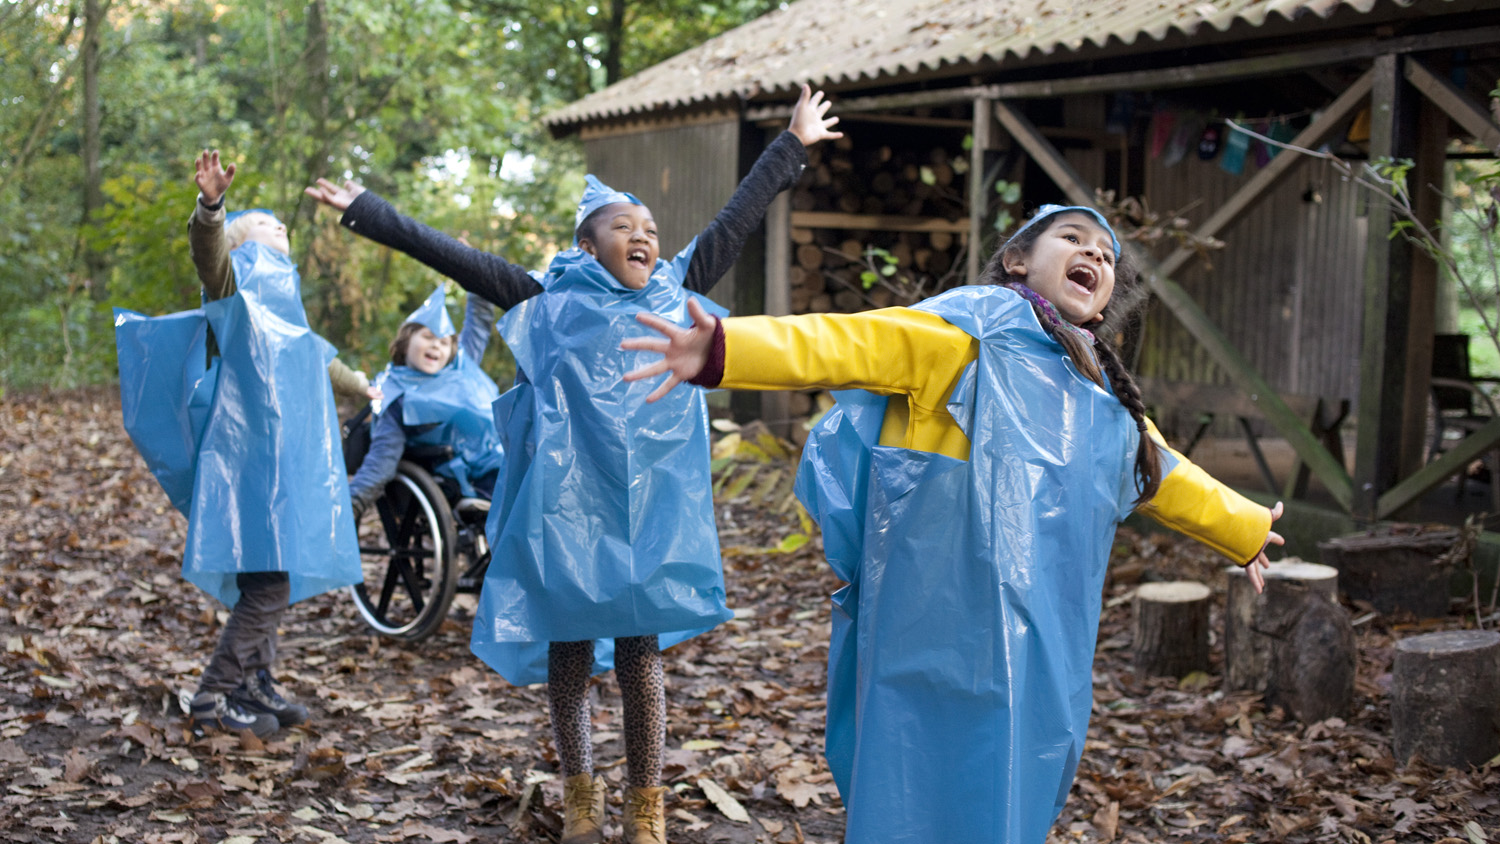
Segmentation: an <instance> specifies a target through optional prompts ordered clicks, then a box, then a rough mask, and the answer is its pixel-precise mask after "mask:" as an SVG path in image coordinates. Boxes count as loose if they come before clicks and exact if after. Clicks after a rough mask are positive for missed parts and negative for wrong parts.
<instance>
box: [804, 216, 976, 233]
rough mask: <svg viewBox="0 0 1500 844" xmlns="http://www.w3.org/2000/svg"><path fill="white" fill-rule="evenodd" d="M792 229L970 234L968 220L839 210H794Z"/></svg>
mask: <svg viewBox="0 0 1500 844" xmlns="http://www.w3.org/2000/svg"><path fill="white" fill-rule="evenodd" d="M791 225H792V228H798V229H850V230H852V231H866V232H952V233H953V234H968V232H969V221H968V219H966V218H961V219H957V220H945V219H943V218H942V217H902V216H899V215H896V214H844V213H842V212H839V211H793V212H792V216H791Z"/></svg>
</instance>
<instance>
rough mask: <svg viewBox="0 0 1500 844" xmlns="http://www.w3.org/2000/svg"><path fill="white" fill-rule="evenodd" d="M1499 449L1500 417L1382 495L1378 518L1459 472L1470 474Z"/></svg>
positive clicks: (1388, 514)
mask: <svg viewBox="0 0 1500 844" xmlns="http://www.w3.org/2000/svg"><path fill="white" fill-rule="evenodd" d="M1497 445H1500V417H1496V418H1494V419H1491V420H1490V421H1489V422H1488V423H1486V424H1485V426H1484V427H1483V428H1480V429H1479V430H1477V431H1475V432H1474V433H1472V434H1470V435H1468V436H1467V437H1464V439H1463V442H1460V443H1459V444H1458V445H1455V446H1454V447H1453V448H1451V449H1449V450H1447V451H1445V452H1443V456H1442V457H1439V458H1438V459H1437V460H1434V461H1432V462H1431V463H1428V464H1427V465H1426V466H1423V467H1422V468H1421V469H1419V470H1417V471H1416V472H1415V473H1413V474H1412V475H1411V476H1409V477H1407V478H1406V479H1405V480H1403V481H1401V482H1400V483H1398V484H1396V485H1395V486H1393V487H1391V488H1390V489H1388V490H1386V491H1385V492H1383V493H1381V495H1380V498H1379V500H1378V502H1377V503H1376V506H1375V517H1376V518H1377V519H1386V518H1390V516H1391V515H1392V514H1394V513H1396V512H1397V511H1399V510H1401V509H1402V508H1404V507H1406V506H1407V505H1408V504H1410V503H1412V502H1413V501H1416V500H1417V499H1418V498H1420V497H1421V496H1422V495H1423V494H1425V493H1427V492H1429V491H1430V490H1432V489H1433V488H1435V487H1437V486H1438V484H1441V483H1442V482H1443V481H1445V480H1447V479H1448V478H1450V477H1452V476H1454V475H1456V474H1458V473H1459V472H1463V471H1467V470H1468V467H1469V464H1470V463H1471V462H1473V461H1474V460H1476V459H1478V457H1479V456H1480V455H1482V454H1484V453H1485V452H1486V451H1489V450H1490V449H1492V448H1495V447H1496V446H1497ZM1491 482H1492V483H1493V482H1494V481H1491Z"/></svg>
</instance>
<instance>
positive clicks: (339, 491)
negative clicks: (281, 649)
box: [116, 150, 369, 736]
mask: <svg viewBox="0 0 1500 844" xmlns="http://www.w3.org/2000/svg"><path fill="white" fill-rule="evenodd" d="M234 171H235V168H234V165H232V164H231V165H229V167H228V168H225V167H223V166H221V164H220V161H219V154H218V152H217V151H215V152H209V151H206V150H205V151H204V152H203V154H202V155H201V156H200V157H199V158H198V159H197V162H196V172H195V175H194V180H195V181H196V183H197V185H198V188H199V191H200V194H199V197H198V202H197V206H196V208H195V209H194V212H193V215H192V217H191V219H190V221H189V224H188V241H189V245H190V248H191V251H192V258H193V264H194V267H195V268H196V269H197V272H198V276H199V279H200V280H201V281H202V283H203V293H204V299H205V305H204V307H203V308H202V309H199V310H195V311H187V312H183V313H180V314H172V315H168V316H164V317H155V318H147V317H143V316H141V315H139V314H132V313H129V312H125V311H119V312H117V313H116V342H117V344H118V346H119V352H120V355H119V359H120V391H121V403H122V407H123V410H124V416H125V426H126V429H127V430H128V431H129V433H130V435H131V438H132V440H134V441H135V443H136V446H137V447H138V449H139V450H140V451H141V454H142V456H143V457H145V459H146V462H147V464H148V465H149V466H150V467H151V469H152V472H153V474H154V475H155V476H156V477H157V478H158V480H159V481H160V482H161V484H162V486H163V488H164V489H165V490H166V491H167V493H168V495H169V497H170V498H171V499H172V503H173V505H174V506H176V507H177V508H178V509H179V510H181V511H182V512H183V513H184V515H186V516H187V517H188V535H187V544H186V548H185V549H184V551H183V562H182V571H183V576H184V577H185V578H187V579H188V580H189V581H191V582H192V583H194V584H195V585H197V586H199V587H200V588H202V589H203V590H204V591H206V592H208V593H209V594H211V595H213V596H214V597H216V598H218V599H219V600H220V601H222V602H223V603H225V604H226V605H227V606H229V607H230V613H229V619H228V621H227V622H226V623H225V625H224V628H223V630H222V631H221V633H220V635H219V640H218V644H217V646H216V648H215V649H214V652H213V656H212V657H211V658H210V659H209V662H208V665H207V666H206V667H205V668H204V670H203V675H202V678H201V679H200V681H199V685H198V689H197V692H196V694H195V695H194V696H193V697H192V699H191V704H190V706H189V716H190V719H191V721H192V723H193V724H195V725H208V726H214V727H218V728H224V729H232V730H241V729H249V730H252V731H253V732H255V733H256V734H257V735H262V736H264V735H268V734H270V733H271V732H273V731H275V730H276V729H278V728H279V727H281V726H291V725H294V724H298V723H301V722H302V721H304V720H305V719H306V718H307V710H306V708H305V707H303V706H301V705H299V704H296V703H294V702H292V701H289V700H287V699H286V698H284V697H283V696H282V695H281V694H280V693H279V692H278V691H277V690H276V688H275V686H274V684H273V680H272V676H271V673H270V669H271V665H272V663H273V661H274V660H275V657H276V640H277V631H276V628H277V625H278V624H279V622H280V619H281V617H282V615H283V613H284V612H285V611H286V609H287V607H288V605H289V604H290V603H293V602H296V601H300V600H302V599H303V598H307V597H310V596H312V595H316V594H318V593H321V592H324V591H328V590H331V589H338V588H342V587H344V586H348V585H350V584H352V583H357V582H359V581H360V579H361V577H360V562H359V548H358V545H357V543H356V542H355V538H354V523H353V521H352V520H351V519H350V517H349V511H350V507H349V497H348V489H347V483H346V479H345V475H344V469H343V459H342V455H341V453H340V451H339V444H338V440H337V438H336V433H337V431H338V418H337V413H336V410H335V407H334V397H333V392H332V391H331V390H330V380H331V381H332V385H333V387H334V388H335V389H337V390H339V392H341V393H344V394H347V395H351V396H358V397H361V398H364V397H366V396H367V395H368V394H369V385H368V382H367V381H366V380H365V379H364V377H363V376H362V375H360V374H358V373H354V372H352V371H350V370H349V369H348V368H347V367H345V366H343V365H342V364H340V363H339V362H338V361H336V360H335V359H334V350H333V347H332V346H330V345H329V344H328V343H327V341H325V340H323V339H322V338H321V337H319V336H318V335H317V334H315V333H313V332H312V331H311V329H309V327H308V325H307V317H306V314H305V313H304V312H303V309H302V302H301V298H300V281H299V278H298V275H297V271H296V267H295V265H294V264H293V263H292V261H291V258H290V256H289V254H288V252H289V249H290V243H289V241H288V240H287V232H286V227H285V226H284V225H282V224H281V222H280V221H279V220H277V219H276V218H275V216H274V215H272V214H271V213H270V212H268V211H244V212H238V213H236V214H226V213H225V210H224V198H225V193H226V192H227V191H228V189H229V187H230V185H231V184H232V183H233V181H234Z"/></svg>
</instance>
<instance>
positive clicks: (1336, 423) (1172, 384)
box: [1136, 376, 1350, 498]
mask: <svg viewBox="0 0 1500 844" xmlns="http://www.w3.org/2000/svg"><path fill="white" fill-rule="evenodd" d="M1136 382H1137V383H1138V384H1139V385H1140V388H1141V395H1142V397H1143V398H1144V400H1145V403H1146V408H1147V410H1148V411H1150V412H1151V416H1152V417H1153V419H1155V418H1156V417H1157V416H1158V414H1166V413H1170V412H1174V411H1175V412H1177V413H1188V414H1191V415H1192V416H1193V419H1194V422H1195V424H1196V425H1197V429H1196V430H1195V431H1193V433H1192V436H1191V437H1190V438H1189V439H1188V441H1187V445H1186V446H1185V447H1184V448H1182V449H1180V451H1181V452H1182V454H1183V456H1185V457H1191V456H1192V454H1193V449H1194V448H1195V447H1197V445H1198V443H1199V441H1200V440H1202V439H1203V436H1204V435H1205V434H1207V433H1208V429H1209V428H1210V427H1212V426H1213V423H1214V421H1215V420H1216V419H1218V418H1220V417H1223V416H1233V417H1234V418H1235V420H1236V421H1237V422H1238V423H1239V426H1240V430H1241V431H1243V432H1244V434H1245V443H1246V444H1247V445H1248V446H1249V447H1250V455H1251V456H1252V457H1253V458H1254V459H1255V465H1256V467H1257V468H1259V469H1260V474H1261V478H1263V479H1264V480H1265V482H1266V489H1267V491H1269V492H1270V493H1271V494H1272V495H1280V496H1283V497H1286V498H1302V497H1304V496H1305V495H1306V494H1307V483H1308V480H1309V479H1310V478H1311V476H1312V472H1311V471H1310V470H1309V469H1308V468H1307V466H1306V464H1304V463H1303V462H1302V460H1301V459H1300V458H1299V459H1298V460H1297V462H1296V464H1295V466H1294V467H1293V469H1292V476H1291V477H1290V478H1288V482H1287V485H1286V487H1285V488H1282V487H1280V486H1279V485H1278V484H1277V483H1276V476H1275V474H1274V473H1272V472H1271V466H1270V464H1269V463H1268V462H1267V461H1266V455H1265V453H1264V452H1263V451H1261V448H1260V441H1259V438H1258V437H1257V436H1256V434H1255V428H1254V426H1253V425H1252V424H1251V423H1252V421H1253V420H1256V419H1264V418H1265V414H1264V413H1262V412H1261V409H1260V406H1259V405H1257V404H1256V403H1255V402H1254V401H1251V399H1250V397H1249V396H1247V395H1245V394H1244V393H1243V392H1241V391H1240V390H1238V389H1236V388H1234V387H1225V386H1220V385H1217V384H1190V383H1184V382H1177V381H1166V380H1163V379H1160V378H1150V377H1146V376H1139V377H1137V378H1136ZM1281 400H1282V401H1284V402H1286V405H1287V407H1290V408H1291V409H1292V411H1293V412H1294V413H1296V414H1297V415H1298V416H1300V417H1301V418H1303V419H1305V420H1307V424H1308V427H1309V428H1310V429H1311V430H1312V434H1313V436H1314V437H1316V438H1317V439H1318V441H1319V442H1321V443H1322V444H1323V445H1324V447H1325V448H1327V449H1328V451H1329V453H1331V454H1332V455H1333V456H1334V459H1335V460H1338V461H1339V463H1340V464H1343V463H1344V444H1343V439H1342V437H1341V436H1340V434H1339V428H1340V426H1342V425H1343V423H1344V420H1345V419H1346V418H1348V416H1349V409H1350V406H1349V400H1348V399H1329V398H1324V397H1322V396H1301V395H1294V394H1286V393H1283V394H1281Z"/></svg>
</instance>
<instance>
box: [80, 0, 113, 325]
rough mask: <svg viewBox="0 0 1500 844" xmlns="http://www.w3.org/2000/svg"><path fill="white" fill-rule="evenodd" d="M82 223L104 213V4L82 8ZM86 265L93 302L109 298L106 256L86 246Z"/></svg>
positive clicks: (94, 0)
mask: <svg viewBox="0 0 1500 844" xmlns="http://www.w3.org/2000/svg"><path fill="white" fill-rule="evenodd" d="M83 10H84V11H83V15H84V23H83V45H82V48H81V49H82V54H83V114H82V117H83V222H84V224H85V225H93V224H97V223H98V222H99V214H100V212H101V211H103V209H104V187H103V175H102V173H101V171H100V168H99V150H100V141H99V124H100V123H101V122H102V112H101V110H100V106H99V32H100V29H101V28H102V27H103V25H104V15H105V13H106V12H107V11H108V10H109V4H108V3H101V0H86V2H85V3H84V7H83ZM83 263H84V268H85V273H86V274H87V276H88V284H89V293H90V294H91V295H92V296H93V298H94V301H96V302H103V301H104V300H105V299H107V298H109V284H108V280H107V278H106V270H107V269H108V268H107V266H106V265H105V262H104V256H103V255H102V254H101V253H100V252H98V251H97V250H95V249H94V248H92V247H91V246H88V245H87V244H84V246H83Z"/></svg>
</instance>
